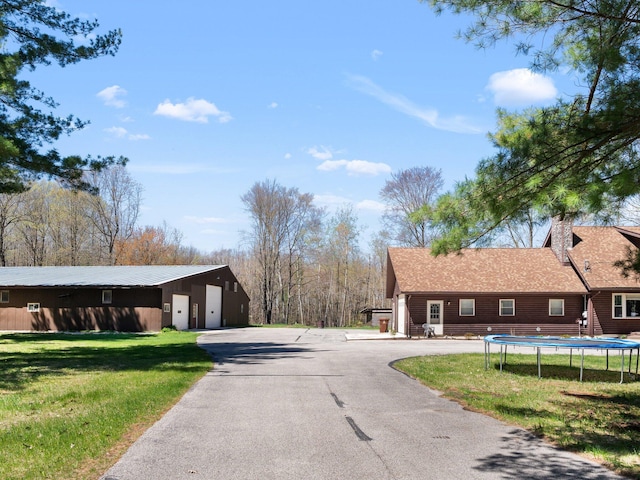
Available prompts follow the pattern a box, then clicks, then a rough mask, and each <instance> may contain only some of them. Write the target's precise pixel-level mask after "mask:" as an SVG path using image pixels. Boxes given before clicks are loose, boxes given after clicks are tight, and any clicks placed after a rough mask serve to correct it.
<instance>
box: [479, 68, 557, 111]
mask: <svg viewBox="0 0 640 480" xmlns="http://www.w3.org/2000/svg"><path fill="white" fill-rule="evenodd" d="M486 88H487V90H489V91H490V92H491V93H493V100H494V102H495V103H496V105H500V106H504V107H507V106H508V107H514V106H525V105H531V104H533V103H540V102H546V101H549V100H553V99H554V98H555V97H556V96H557V95H558V90H557V89H556V87H555V85H554V84H553V80H552V79H551V78H549V77H545V76H544V75H540V74H539V73H535V72H532V71H531V70H529V69H528V68H517V69H515V70H507V71H505V72H497V73H494V74H493V75H491V77H489V83H488V84H487V87H486Z"/></svg>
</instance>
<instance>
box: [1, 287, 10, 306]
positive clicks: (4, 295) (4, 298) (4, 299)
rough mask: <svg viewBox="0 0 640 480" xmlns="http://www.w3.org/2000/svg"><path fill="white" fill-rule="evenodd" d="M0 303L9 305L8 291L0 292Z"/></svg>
mask: <svg viewBox="0 0 640 480" xmlns="http://www.w3.org/2000/svg"><path fill="white" fill-rule="evenodd" d="M0 303H9V290H2V291H1V292H0Z"/></svg>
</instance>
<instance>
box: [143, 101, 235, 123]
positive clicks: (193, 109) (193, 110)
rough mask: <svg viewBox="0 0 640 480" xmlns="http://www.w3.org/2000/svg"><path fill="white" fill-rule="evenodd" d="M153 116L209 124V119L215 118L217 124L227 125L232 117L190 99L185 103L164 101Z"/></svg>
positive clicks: (208, 104) (210, 104)
mask: <svg viewBox="0 0 640 480" xmlns="http://www.w3.org/2000/svg"><path fill="white" fill-rule="evenodd" d="M153 113H154V114H155V115H162V116H165V117H169V118H175V119H177V120H183V121H185V122H198V123H209V117H217V119H218V122H220V123H227V122H228V121H230V120H232V118H233V117H231V115H230V114H229V112H223V111H221V110H218V107H216V106H215V105H214V104H213V103H211V102H208V101H206V100H204V99H196V98H193V97H190V98H188V99H187V101H186V102H185V103H171V101H169V100H165V101H164V102H162V103H161V104H159V105H158V107H157V108H156V111H155V112H153Z"/></svg>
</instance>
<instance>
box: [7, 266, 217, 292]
mask: <svg viewBox="0 0 640 480" xmlns="http://www.w3.org/2000/svg"><path fill="white" fill-rule="evenodd" d="M224 267H226V265H146V266H112V267H106V266H91V267H0V287H114V288H116V287H155V286H158V285H162V284H164V283H168V282H171V281H174V280H180V279H182V278H186V277H191V276H193V275H199V274H202V273H207V272H211V271H213V270H218V269H221V268H224Z"/></svg>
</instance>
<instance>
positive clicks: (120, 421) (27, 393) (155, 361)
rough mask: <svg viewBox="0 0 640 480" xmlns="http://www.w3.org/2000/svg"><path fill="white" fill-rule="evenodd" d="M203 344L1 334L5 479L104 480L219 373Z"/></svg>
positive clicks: (1, 471) (184, 336) (179, 335)
mask: <svg viewBox="0 0 640 480" xmlns="http://www.w3.org/2000/svg"><path fill="white" fill-rule="evenodd" d="M196 338H197V335H196V334H194V333H187V332H169V333H162V334H157V335H136V334H117V333H93V334H91V333H90V334H8V335H0V446H1V450H2V462H0V478H2V479H42V478H52V479H59V478H65V479H73V478H93V479H95V478H97V477H99V476H100V474H101V473H103V471H104V470H105V469H106V468H107V467H108V466H109V465H110V464H111V463H113V462H114V461H115V460H117V454H118V453H119V452H120V451H121V450H122V449H123V448H124V446H126V443H127V442H128V441H131V440H133V439H134V438H135V436H136V435H137V434H138V433H139V432H141V431H143V430H144V428H145V427H147V426H149V425H151V424H152V423H153V422H154V421H155V420H157V419H158V418H159V417H160V416H161V414H162V413H163V412H164V411H166V409H168V408H169V407H170V406H171V405H173V404H174V403H175V402H176V400H177V399H179V398H180V397H181V396H182V395H183V394H184V393H185V392H186V390H187V389H188V388H189V387H190V386H191V385H192V384H193V383H194V382H195V381H196V380H197V379H199V378H200V377H202V376H203V375H204V374H205V373H206V372H207V371H208V370H209V369H210V368H211V359H210V358H209V357H208V355H207V354H206V352H204V350H202V349H200V348H199V347H198V346H197V345H196ZM125 437H126V439H125ZM123 442H124V443H123Z"/></svg>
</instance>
